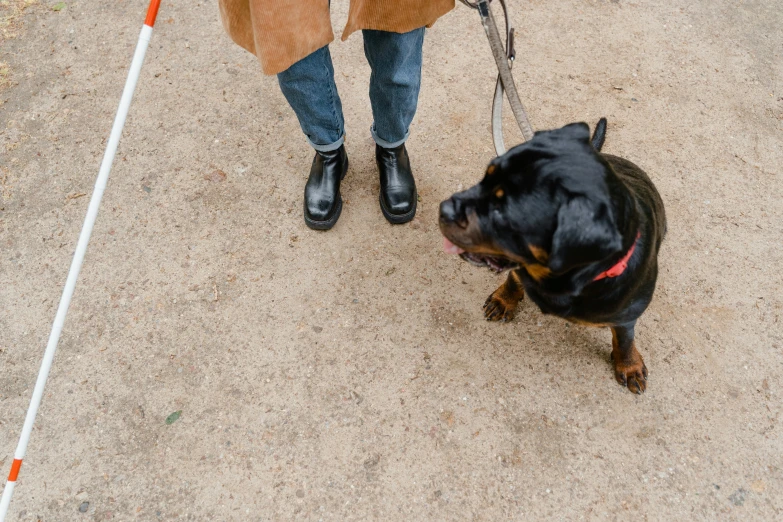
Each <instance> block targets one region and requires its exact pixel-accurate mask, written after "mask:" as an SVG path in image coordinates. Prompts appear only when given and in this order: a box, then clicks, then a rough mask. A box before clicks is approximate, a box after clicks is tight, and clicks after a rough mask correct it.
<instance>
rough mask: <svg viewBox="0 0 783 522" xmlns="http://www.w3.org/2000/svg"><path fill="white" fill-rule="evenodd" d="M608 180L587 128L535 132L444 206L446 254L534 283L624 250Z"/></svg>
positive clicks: (442, 224)
mask: <svg viewBox="0 0 783 522" xmlns="http://www.w3.org/2000/svg"><path fill="white" fill-rule="evenodd" d="M609 176H612V177H613V175H612V173H611V169H610V167H609V166H608V164H607V163H606V162H605V161H604V160H603V158H601V156H600V154H599V153H598V152H596V150H595V149H594V148H593V146H592V145H591V143H590V130H589V128H588V126H587V125H586V124H584V123H574V124H571V125H567V126H565V127H563V128H561V129H557V130H553V131H546V132H537V133H536V134H535V137H534V138H533V139H532V140H530V141H528V142H526V143H524V144H522V145H519V146H517V147H514V148H513V149H511V150H509V151H508V152H507V153H506V154H504V155H503V156H500V157H498V158H495V159H494V160H492V162H491V163H490V164H489V166H488V167H487V171H486V174H485V176H484V179H482V180H481V182H480V183H479V184H478V185H476V186H474V187H472V188H470V189H468V190H466V191H464V192H459V193H457V194H454V195H453V196H452V197H451V198H449V199H447V200H446V201H444V202H442V203H441V205H440V229H441V231H442V232H443V235H444V236H445V238H446V240H445V241H444V246H445V248H446V251H447V252H449V253H456V254H461V255H462V257H463V258H464V259H466V260H467V261H470V262H472V263H474V264H479V265H486V266H488V267H490V268H491V269H494V270H496V271H501V270H503V269H506V268H514V267H518V266H520V265H522V266H524V267H525V269H526V271H527V272H528V273H529V274H530V275H531V277H533V278H534V279H536V280H543V279H546V278H553V277H558V276H560V275H562V274H565V273H567V272H570V271H572V270H574V269H578V268H580V267H585V266H586V265H589V264H592V263H596V262H598V261H601V260H603V259H606V258H607V257H609V256H611V255H613V254H616V253H617V252H619V251H620V249H621V248H622V237H621V234H620V231H619V230H618V229H617V225H616V220H615V217H616V216H615V215H614V212H615V209H614V208H613V204H612V198H611V194H610V187H609V184H610V182H611V180H609V179H608V177H609ZM614 182H615V183H616V178H615V181H614Z"/></svg>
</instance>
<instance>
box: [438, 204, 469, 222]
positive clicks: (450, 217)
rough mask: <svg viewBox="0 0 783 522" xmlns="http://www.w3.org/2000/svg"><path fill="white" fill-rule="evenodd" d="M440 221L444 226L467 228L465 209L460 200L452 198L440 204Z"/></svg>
mask: <svg viewBox="0 0 783 522" xmlns="http://www.w3.org/2000/svg"><path fill="white" fill-rule="evenodd" d="M440 221H441V222H442V223H444V224H449V225H458V226H460V227H463V228H464V227H465V225H466V220H465V209H464V206H463V204H462V202H461V201H460V200H459V198H455V197H450V198H449V199H447V200H446V201H443V202H442V203H441V204H440Z"/></svg>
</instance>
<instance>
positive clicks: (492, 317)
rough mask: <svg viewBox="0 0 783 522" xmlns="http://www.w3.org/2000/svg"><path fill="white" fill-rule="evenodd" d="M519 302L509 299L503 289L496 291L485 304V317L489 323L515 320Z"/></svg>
mask: <svg viewBox="0 0 783 522" xmlns="http://www.w3.org/2000/svg"><path fill="white" fill-rule="evenodd" d="M517 303H519V300H518V299H517V300H514V299H509V298H508V297H507V296H505V295H504V294H503V293H502V292H501V289H498V290H496V291H495V292H493V293H492V295H490V296H489V297H488V298H487V300H486V301H485V302H484V317H485V318H486V319H487V321H502V322H504V323H507V322H509V321H510V320H512V319H513V318H514V312H516V309H517Z"/></svg>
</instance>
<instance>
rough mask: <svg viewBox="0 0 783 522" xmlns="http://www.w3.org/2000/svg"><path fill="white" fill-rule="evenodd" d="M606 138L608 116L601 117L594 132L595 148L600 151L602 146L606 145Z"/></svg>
mask: <svg viewBox="0 0 783 522" xmlns="http://www.w3.org/2000/svg"><path fill="white" fill-rule="evenodd" d="M604 139H606V118H601V119H600V120H598V124H597V125H596V126H595V131H594V132H593V140H592V142H593V148H595V150H597V151H599V152H600V151H601V147H603V146H604Z"/></svg>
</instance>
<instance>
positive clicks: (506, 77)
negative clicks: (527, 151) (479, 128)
mask: <svg viewBox="0 0 783 522" xmlns="http://www.w3.org/2000/svg"><path fill="white" fill-rule="evenodd" d="M490 1H491V0H476V1H475V2H471V1H470V0H460V2H462V3H463V4H465V5H466V6H468V7H470V8H471V9H476V10H477V11H478V12H479V16H480V17H481V25H482V26H484V32H485V33H486V34H487V39H489V46H490V48H491V49H492V55H493V56H494V58H495V64H496V65H497V67H498V79H497V82H496V84H495V97H494V98H493V100H492V141H493V143H494V145H495V152H496V153H497V155H498V156H500V155H501V154H504V153H505V152H506V144H505V142H504V141H503V95H504V94H505V95H506V96H507V97H508V103H509V105H510V106H511V112H512V113H513V114H514V119H515V120H516V121H517V125H518V126H519V130H520V131H521V132H522V137H523V138H524V139H525V141H528V140H530V139H531V138H532V137H533V128H532V126H531V125H530V120H529V119H528V117H527V112H526V111H525V108H524V106H523V105H522V101H521V100H520V99H519V93H518V92H517V87H516V84H515V83H514V77H513V75H512V74H511V67H512V66H513V65H514V58H516V50H515V49H514V27H513V26H512V25H511V19H510V17H509V14H508V6H507V5H506V0H498V1H499V2H500V5H501V7H502V8H503V18H504V21H505V23H506V43H505V45H503V42H502V41H501V38H500V31H498V26H497V23H496V22H495V17H494V15H493V14H492V11H491V10H490V8H489V3H490Z"/></svg>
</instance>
